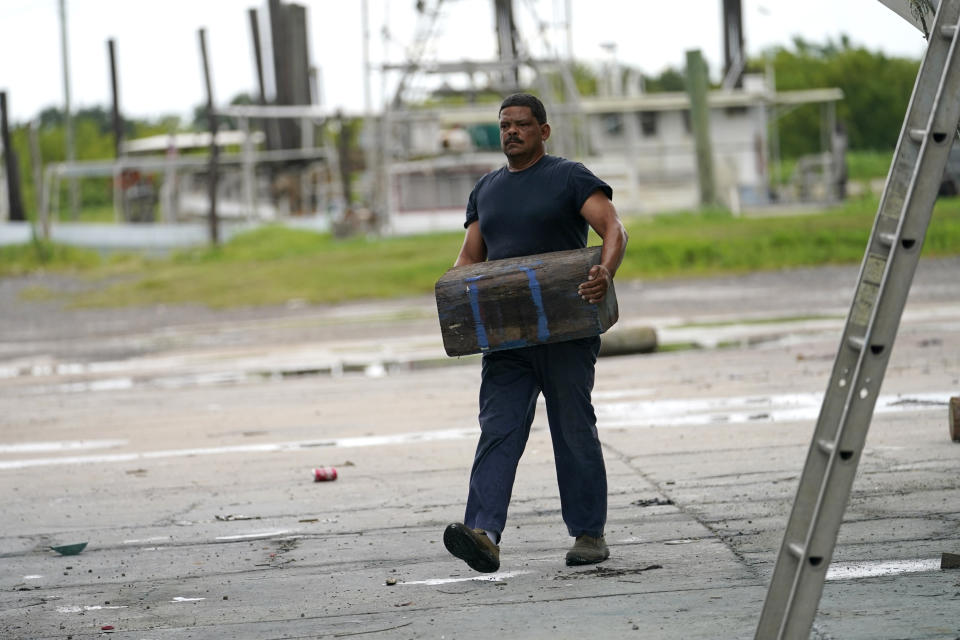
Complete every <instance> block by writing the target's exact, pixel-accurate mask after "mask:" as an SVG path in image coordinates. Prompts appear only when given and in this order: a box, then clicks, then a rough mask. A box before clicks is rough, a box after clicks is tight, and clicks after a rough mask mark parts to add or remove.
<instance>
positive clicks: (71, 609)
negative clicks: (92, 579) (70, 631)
mask: <svg viewBox="0 0 960 640" xmlns="http://www.w3.org/2000/svg"><path fill="white" fill-rule="evenodd" d="M127 608H128V607H127V605H99V604H94V605H84V606H82V607H80V606H73V607H57V613H84V612H86V611H100V610H102V609H127Z"/></svg>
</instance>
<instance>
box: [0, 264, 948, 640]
mask: <svg viewBox="0 0 960 640" xmlns="http://www.w3.org/2000/svg"><path fill="white" fill-rule="evenodd" d="M956 273H960V261H957V260H945V261H922V262H921V269H920V271H919V272H918V276H917V282H916V285H915V287H914V289H913V291H912V293H911V298H910V302H909V304H908V308H907V313H906V314H905V319H904V324H903V326H902V328H901V332H900V335H899V337H898V340H897V343H896V345H895V348H894V351H893V355H892V359H891V362H890V366H889V369H888V373H887V376H886V380H885V382H884V385H883V388H882V390H881V398H880V400H879V401H878V403H877V412H876V416H875V419H874V422H873V426H872V427H871V431H870V435H869V437H868V439H867V447H866V450H865V452H864V455H863V459H862V461H861V464H860V471H859V477H858V479H857V482H856V483H855V485H854V488H853V495H852V497H851V502H850V505H849V507H848V509H847V512H846V519H845V523H844V525H843V527H842V528H841V532H840V540H839V544H838V547H837V551H836V553H835V556H834V563H833V565H832V566H831V568H830V572H829V573H828V575H827V583H826V587H825V590H824V595H823V599H822V601H821V606H820V610H819V615H818V618H817V621H816V624H815V628H814V630H813V633H812V636H811V637H814V638H818V639H828V638H837V639H840V638H844V639H846V638H871V639H872V638H891V639H893V638H924V639H925V638H958V637H960V573H958V572H957V571H956V570H941V569H940V568H939V562H938V560H939V557H940V554H941V553H943V552H953V553H960V476H958V475H957V472H956V470H957V468H958V460H960V445H958V444H955V443H952V442H951V441H950V439H949V437H948V427H947V411H948V409H947V399H948V398H949V396H950V395H960V305H958V304H957V301H958V300H960V296H958V295H957V294H958V293H960V282H958V281H957V278H956V277H955V274H956ZM855 277H856V271H855V269H850V268H826V269H811V270H800V271H792V272H783V273H778V274H752V275H747V276H742V277H730V278H720V279H709V280H708V279H704V280H687V281H673V282H644V283H621V284H618V292H619V294H620V299H621V317H622V322H623V324H624V325H625V326H629V325H641V324H645V325H651V326H655V327H657V329H658V333H659V334H660V336H661V343H663V342H677V343H694V344H696V345H699V346H700V347H701V348H698V349H687V350H680V351H672V352H662V353H657V354H651V355H637V356H618V357H612V358H604V359H602V360H601V361H600V363H599V364H598V374H597V386H596V390H595V396H594V399H595V403H596V406H597V412H598V418H599V422H600V431H601V439H602V440H603V442H604V446H605V451H606V456H607V465H608V473H609V478H610V488H611V495H610V511H609V524H608V530H607V538H608V541H609V543H610V546H611V558H610V560H608V561H607V562H605V563H603V564H601V565H597V566H594V567H581V568H569V567H566V566H564V564H563V555H564V552H565V550H566V547H567V546H568V544H569V542H570V541H569V539H568V538H567V536H566V532H565V529H564V526H563V523H562V521H561V518H560V513H559V502H558V498H557V491H556V482H555V470H554V467H553V462H552V454H551V451H550V445H549V434H548V432H547V426H546V421H545V411H543V409H542V407H541V410H540V411H539V414H538V417H537V420H536V421H535V423H534V428H533V432H532V434H531V438H530V442H529V444H528V448H527V451H526V454H525V456H524V459H523V461H522V462H521V466H520V470H519V473H518V477H517V482H516V485H515V490H514V500H513V503H512V507H511V513H510V521H509V525H508V530H507V531H506V532H504V536H503V541H502V557H501V561H502V565H501V570H500V572H498V573H497V574H493V575H489V576H487V575H478V574H476V573H474V572H472V571H470V570H469V569H468V568H467V567H466V566H465V565H463V564H462V563H460V562H459V561H457V560H455V559H453V558H452V557H450V556H448V555H447V553H446V552H445V550H444V549H443V545H442V532H443V527H444V525H446V524H447V523H448V522H450V521H453V520H457V519H460V518H461V517H462V511H463V501H464V498H465V494H466V484H467V475H468V472H469V465H470V461H471V459H472V452H473V447H474V444H475V438H476V435H477V427H476V391H477V385H478V382H479V371H478V366H477V360H476V358H464V359H461V360H460V361H457V360H452V361H451V360H449V359H446V358H445V357H444V356H443V354H442V346H441V345H440V338H439V330H437V329H436V321H435V319H434V315H433V313H434V309H433V308H432V307H431V303H432V301H431V300H430V299H428V298H424V299H416V300H401V301H394V302H387V303H381V302H378V303H367V304H358V305H346V306H342V307H333V308H310V307H303V306H302V305H299V304H297V303H295V302H293V303H291V305H290V307H289V308H287V309H272V310H241V311H236V312H230V313H214V312H209V311H206V310H203V309H186V308H178V309H152V310H127V311H121V312H102V311H89V312H72V311H64V310H60V309H58V308H57V307H56V305H55V304H54V303H49V302H29V303H28V302H23V301H22V300H19V299H18V298H16V295H15V293H16V289H17V288H18V287H23V286H27V285H28V284H29V283H28V282H23V281H16V282H12V281H2V282H0V298H3V296H4V295H6V296H8V297H7V298H3V301H4V302H5V303H6V302H12V303H13V308H11V305H10V304H5V305H3V310H0V319H2V320H3V323H2V326H3V327H4V328H3V334H2V338H0V428H2V431H0V433H2V436H0V491H2V495H3V504H4V509H3V516H2V523H3V524H2V526H0V567H2V571H0V636H2V637H4V638H67V637H72V638H93V637H100V636H101V635H103V634H106V633H113V634H114V635H116V636H117V637H122V638H142V639H148V638H149V639H163V638H332V637H353V636H361V637H383V638H472V637H478V636H479V637H490V636H491V635H494V636H509V637H515V638H547V637H549V638H580V637H583V636H587V635H589V636H591V637H602V638H704V639H707V638H750V637H752V636H753V632H754V629H755V626H756V621H757V619H758V616H759V612H760V608H761V606H762V603H763V598H764V596H765V592H766V586H767V581H768V580H769V576H770V573H771V572H772V569H773V561H774V559H775V557H776V552H777V550H778V548H779V544H780V540H781V538H782V533H783V528H784V526H785V524H786V518H787V515H788V513H789V509H790V506H791V504H792V499H793V493H794V491H795V489H796V483H797V480H798V476H799V472H800V470H801V469H802V466H803V460H804V457H805V455H806V450H807V446H808V444H809V438H810V435H811V433H812V430H813V424H814V422H815V420H816V415H817V411H818V409H819V399H820V397H821V396H822V393H823V389H824V386H825V384H826V380H827V377H828V375H829V371H830V367H831V366H832V362H833V356H834V353H835V350H836V348H837V343H838V340H839V332H840V328H841V326H842V319H843V316H844V314H845V312H846V306H848V305H849V299H850V295H851V294H852V288H853V285H854V283H855ZM21 319H32V322H19V321H16V322H14V321H15V320H21ZM664 337H666V339H664ZM718 347H722V348H718ZM322 465H327V466H335V467H337V469H338V471H339V473H340V476H339V478H338V479H337V480H336V481H334V482H325V483H315V482H312V478H311V475H310V470H311V469H312V468H313V467H315V466H322ZM81 541H86V542H88V543H89V544H88V547H87V548H86V549H85V550H84V551H83V552H82V553H81V554H80V555H77V556H70V557H67V556H59V555H56V554H55V553H53V552H52V551H50V550H49V546H51V545H59V544H67V543H73V542H81ZM393 580H395V581H396V584H393V585H388V584H387V582H388V581H391V582H392V581H393ZM105 627H112V629H106V628H105Z"/></svg>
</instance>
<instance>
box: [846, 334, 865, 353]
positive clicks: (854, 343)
mask: <svg viewBox="0 0 960 640" xmlns="http://www.w3.org/2000/svg"><path fill="white" fill-rule="evenodd" d="M847 344H848V345H849V346H850V348H851V349H855V350H856V351H863V344H864V342H863V338H862V337H861V336H849V337H847Z"/></svg>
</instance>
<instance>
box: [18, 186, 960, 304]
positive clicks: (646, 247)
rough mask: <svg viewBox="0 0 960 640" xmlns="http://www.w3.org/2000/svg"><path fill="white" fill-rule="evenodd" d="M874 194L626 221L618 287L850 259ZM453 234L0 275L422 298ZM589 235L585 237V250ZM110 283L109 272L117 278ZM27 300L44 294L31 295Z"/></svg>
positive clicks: (166, 297) (155, 299)
mask: <svg viewBox="0 0 960 640" xmlns="http://www.w3.org/2000/svg"><path fill="white" fill-rule="evenodd" d="M876 209H877V201H876V199H875V198H868V199H863V200H853V201H849V202H847V203H846V204H845V205H844V206H842V207H838V208H834V209H829V210H826V211H824V212H822V213H814V214H803V215H796V216H790V217H771V218H749V217H743V218H735V217H732V216H731V215H730V214H729V213H727V212H722V211H710V212H704V213H693V212H690V213H680V214H671V215H664V216H657V217H653V218H636V219H629V220H626V221H625V222H626V224H627V228H628V231H629V233H630V243H629V247H628V249H627V256H626V258H625V259H624V263H623V265H622V267H621V269H620V272H619V273H618V275H617V278H618V280H628V279H636V278H664V277H676V276H700V275H714V274H722V273H742V272H747V271H754V270H771V269H782V268H788V267H798V266H807V265H820V264H844V263H858V262H859V261H860V260H861V259H862V257H863V252H864V249H865V247H866V243H867V239H868V238H869V235H870V231H871V228H872V225H873V219H874V217H875V214H876ZM462 238H463V236H462V233H461V232H451V233H436V234H430V235H421V236H416V237H405V238H374V239H368V238H354V239H350V240H336V239H334V238H332V237H330V236H329V235H323V234H317V233H312V232H308V231H296V230H290V229H285V228H282V227H266V228H262V229H259V230H257V231H253V232H249V233H246V234H243V235H240V236H237V237H235V238H234V239H233V240H231V241H230V242H228V243H226V244H224V245H223V246H222V247H219V248H203V249H195V250H190V251H185V252H180V253H176V254H172V255H171V256H169V257H167V258H163V259H147V258H143V257H139V256H121V257H113V258H103V257H101V256H99V255H98V254H96V253H94V252H90V251H82V250H78V249H70V248H66V247H59V246H56V245H49V244H31V245H26V246H22V247H11V248H0V276H9V275H18V274H23V273H30V272H34V271H41V270H47V271H58V272H59V271H64V272H70V273H74V274H78V275H79V276H81V277H83V278H84V279H86V280H88V281H89V282H90V283H91V284H93V285H96V286H90V287H82V288H81V289H82V290H83V291H81V292H80V293H75V294H70V297H69V298H68V299H67V300H66V301H67V302H68V303H69V304H72V305H75V306H97V307H103V306H127V305H148V304H161V303H162V304H177V303H200V304H206V305H209V306H212V307H237V306H254V305H270V304H283V303H284V302H286V301H288V300H294V299H298V300H304V301H307V302H311V303H336V302H342V301H346V300H355V299H364V298H390V297H398V296H408V295H420V294H428V293H430V292H432V291H433V286H434V283H435V282H436V280H437V279H438V278H439V277H440V276H441V275H442V274H443V273H444V271H446V269H447V268H449V267H450V265H451V264H452V263H453V261H454V259H455V257H456V255H457V252H458V250H459V248H460V243H461V242H462ZM597 242H598V239H597V238H596V237H593V238H592V241H591V244H596V243H597ZM956 254H960V198H951V199H941V200H939V201H938V202H937V205H936V207H935V210H934V215H933V220H932V223H931V225H930V228H929V231H928V235H927V240H926V244H925V246H924V255H926V256H942V255H956ZM117 276H121V277H117ZM28 295H29V297H31V298H32V299H45V298H47V297H49V296H50V295H52V294H48V292H44V291H42V290H37V288H35V287H34V288H32V289H31V290H30V291H29V292H28Z"/></svg>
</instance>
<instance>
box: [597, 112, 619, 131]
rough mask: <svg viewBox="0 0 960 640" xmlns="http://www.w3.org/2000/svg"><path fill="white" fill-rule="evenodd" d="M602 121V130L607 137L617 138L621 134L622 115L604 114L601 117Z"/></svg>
mask: <svg viewBox="0 0 960 640" xmlns="http://www.w3.org/2000/svg"><path fill="white" fill-rule="evenodd" d="M601 118H602V121H603V130H604V131H605V132H606V133H607V135H609V136H619V135H621V134H622V133H623V114H622V113H605V114H603V115H602V116H601Z"/></svg>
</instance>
